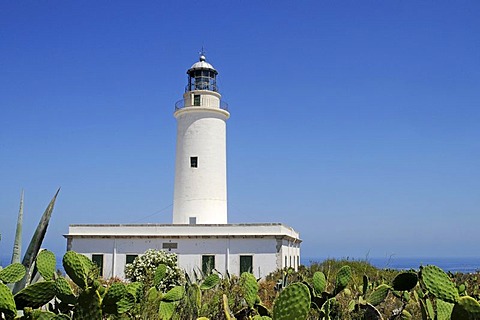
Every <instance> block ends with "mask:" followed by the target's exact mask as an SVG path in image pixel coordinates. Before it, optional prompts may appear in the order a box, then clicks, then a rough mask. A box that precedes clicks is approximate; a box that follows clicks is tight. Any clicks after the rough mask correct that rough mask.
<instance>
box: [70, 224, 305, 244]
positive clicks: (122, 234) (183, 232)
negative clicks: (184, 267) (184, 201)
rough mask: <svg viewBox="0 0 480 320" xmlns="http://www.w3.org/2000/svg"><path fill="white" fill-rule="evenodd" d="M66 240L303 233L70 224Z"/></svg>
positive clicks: (272, 228)
mask: <svg viewBox="0 0 480 320" xmlns="http://www.w3.org/2000/svg"><path fill="white" fill-rule="evenodd" d="M64 237H66V238H76V237H79V238H105V237H108V238H112V237H118V238H128V237H131V238H139V237H140V238H144V237H148V238H156V237H158V238H167V237H171V238H180V237H181V238H196V237H201V238H204V237H235V238H236V237H248V238H250V237H256V238H258V237H280V238H289V239H293V240H295V241H299V242H301V240H300V234H299V233H298V232H296V231H295V230H294V229H293V228H291V227H289V226H286V225H284V224H282V223H240V224H154V223H147V224H71V225H70V226H69V228H68V234H65V235H64Z"/></svg>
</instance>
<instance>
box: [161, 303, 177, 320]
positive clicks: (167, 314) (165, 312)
mask: <svg viewBox="0 0 480 320" xmlns="http://www.w3.org/2000/svg"><path fill="white" fill-rule="evenodd" d="M176 307H177V304H176V302H165V301H162V302H160V307H159V308H158V315H159V318H160V319H162V320H169V319H171V318H172V316H173V313H174V312H175V308H176Z"/></svg>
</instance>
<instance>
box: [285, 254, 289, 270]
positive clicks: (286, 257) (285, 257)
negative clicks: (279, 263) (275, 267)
mask: <svg viewBox="0 0 480 320" xmlns="http://www.w3.org/2000/svg"><path fill="white" fill-rule="evenodd" d="M286 267H288V265H287V256H285V268H286Z"/></svg>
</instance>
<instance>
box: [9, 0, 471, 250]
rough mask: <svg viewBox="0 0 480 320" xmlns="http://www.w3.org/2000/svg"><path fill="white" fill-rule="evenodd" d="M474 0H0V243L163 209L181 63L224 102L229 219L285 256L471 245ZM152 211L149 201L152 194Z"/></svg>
mask: <svg viewBox="0 0 480 320" xmlns="http://www.w3.org/2000/svg"><path fill="white" fill-rule="evenodd" d="M479 17H480V3H479V2H478V1H413V0H412V1H404V0H402V1H399V0H395V1H214V2H212V1H191V2H185V1H2V2H1V3H0V226H1V227H0V232H1V233H2V241H1V243H0V250H1V255H3V254H10V253H11V243H12V240H13V237H14V228H15V220H16V215H17V212H18V202H19V196H20V192H21V190H22V188H23V189H25V228H24V242H25V243H28V241H29V239H30V237H31V234H32V232H33V229H34V227H35V226H36V224H37V222H38V219H39V217H40V215H41V213H42V212H43V210H44V208H45V207H46V205H47V204H48V201H49V200H50V198H51V197H52V196H53V194H54V192H55V190H56V189H57V187H61V188H62V190H61V192H60V195H59V198H58V203H57V206H56V208H55V211H54V214H53V217H52V220H51V224H50V227H49V230H48V233H47V237H46V241H45V247H47V248H50V249H52V250H54V251H56V252H58V253H59V254H61V253H62V252H63V251H64V250H65V240H64V238H63V237H62V234H65V233H67V230H68V224H71V223H134V222H142V223H147V222H151V223H170V222H171V210H172V209H171V207H170V205H171V204H172V195H173V180H174V179H173V174H174V160H175V134H176V131H175V130H176V129H175V126H176V123H175V119H174V117H173V111H174V103H175V102H176V101H177V100H179V99H181V97H182V94H183V89H184V86H185V84H186V74H185V71H186V70H187V69H188V68H189V67H190V66H191V64H193V63H194V62H195V61H196V60H197V58H198V54H197V53H198V51H199V50H200V48H201V47H202V46H205V48H206V51H207V59H208V61H209V62H211V63H212V64H213V65H214V66H215V67H216V68H217V70H218V71H219V73H220V75H219V86H220V89H221V93H222V94H223V98H224V99H225V100H226V101H227V102H229V105H230V111H231V118H230V120H229V121H228V150H227V154H228V197H229V221H230V222H232V223H237V222H283V223H285V224H287V225H290V226H292V227H294V228H295V229H296V230H298V231H299V232H300V234H301V237H302V239H303V240H304V242H303V244H302V250H303V252H302V254H303V256H304V257H324V256H328V257H346V256H348V257H360V258H361V257H365V256H366V255H367V254H368V255H369V256H371V257H383V256H389V255H392V254H393V255H396V256H410V257H411V256H445V257H450V256H478V255H479V249H478V246H479V243H480V231H479V229H480V161H479V159H480V110H479V106H480V37H479V35H480V19H479ZM162 209H163V210H162Z"/></svg>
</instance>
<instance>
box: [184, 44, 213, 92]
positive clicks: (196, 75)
mask: <svg viewBox="0 0 480 320" xmlns="http://www.w3.org/2000/svg"><path fill="white" fill-rule="evenodd" d="M187 74H188V84H187V87H186V88H185V91H194V90H209V91H215V92H218V88H217V74H218V72H217V70H215V68H214V67H213V66H212V65H211V64H210V63H208V62H207V61H206V58H205V55H204V54H203V53H202V54H201V55H200V58H199V61H198V62H195V63H194V64H193V65H192V66H191V67H190V69H188V71H187Z"/></svg>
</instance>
